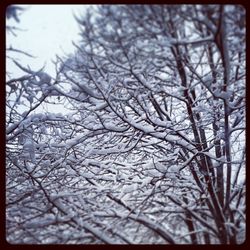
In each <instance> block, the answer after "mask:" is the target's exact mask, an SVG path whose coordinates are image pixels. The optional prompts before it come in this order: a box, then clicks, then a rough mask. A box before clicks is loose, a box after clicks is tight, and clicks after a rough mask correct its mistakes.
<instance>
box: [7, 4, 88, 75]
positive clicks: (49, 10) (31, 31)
mask: <svg viewBox="0 0 250 250" xmlns="http://www.w3.org/2000/svg"><path fill="white" fill-rule="evenodd" d="M20 6H22V7H25V8H26V11H24V12H23V13H22V14H21V15H20V23H14V20H12V21H11V24H12V25H15V26H17V27H18V28H20V29H23V30H24V31H17V36H13V35H11V34H9V33H7V46H8V44H11V45H12V46H13V47H14V48H16V49H20V50H23V51H26V52H28V53H30V54H32V55H34V56H36V58H35V59H32V58H29V57H26V56H23V55H21V54H16V53H15V54H14V55H15V58H18V60H19V61H20V62H21V63H22V64H23V65H30V66H31V68H32V69H34V70H38V69H39V68H41V67H42V66H43V65H44V64H45V63H46V68H45V71H46V72H48V73H49V74H51V75H54V66H53V63H52V62H51V60H52V59H54V58H55V55H56V54H58V55H64V54H65V53H67V54H69V53H71V52H73V51H74V47H73V45H72V41H73V40H74V41H77V40H78V39H79V37H78V33H79V28H78V24H77V22H76V21H75V19H74V17H73V13H75V14H78V15H79V14H81V13H83V12H84V11H85V10H86V8H87V7H88V6H87V5H20ZM12 55H13V54H12ZM7 67H8V70H9V71H11V72H14V73H15V77H17V76H16V74H21V72H20V73H19V72H18V71H17V70H16V69H15V68H14V67H13V66H12V65H11V64H9V63H8V64H7Z"/></svg>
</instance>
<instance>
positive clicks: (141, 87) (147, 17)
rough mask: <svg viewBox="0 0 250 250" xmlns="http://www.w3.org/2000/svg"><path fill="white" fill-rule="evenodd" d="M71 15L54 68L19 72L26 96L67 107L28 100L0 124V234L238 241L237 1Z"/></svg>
mask: <svg viewBox="0 0 250 250" xmlns="http://www.w3.org/2000/svg"><path fill="white" fill-rule="evenodd" d="M77 21H78V23H79V24H80V28H81V42H80V43H79V44H76V45H75V46H76V48H77V52H76V53H75V55H72V56H70V57H68V58H66V59H61V58H59V57H58V62H57V68H58V74H57V77H56V79H50V80H49V81H46V80H45V78H46V77H45V76H46V75H45V73H42V71H39V72H35V73H34V72H33V73H32V72H31V71H30V72H29V73H30V74H31V75H32V76H33V78H34V79H36V80H38V79H40V81H42V83H43V84H39V91H41V92H42V97H41V98H42V99H39V100H37V101H38V103H40V102H41V100H42V101H43V102H44V101H45V102H46V100H47V101H49V100H53V101H54V102H55V100H58V102H62V103H64V104H65V108H66V109H68V112H69V113H68V115H63V114H49V113H47V114H35V113H33V112H32V111H33V109H32V108H30V112H28V113H27V114H26V116H25V119H23V120H22V122H20V119H18V126H16V125H15V123H14V124H12V125H10V126H9V127H7V131H8V132H9V134H8V136H9V144H7V145H11V144H14V145H13V146H12V147H13V148H14V150H13V151H12V150H10V146H9V148H8V147H7V151H8V152H7V155H8V156H7V157H8V163H7V166H8V170H9V171H7V197H8V201H7V222H8V223H7V235H8V239H9V241H10V242H29V243H31V242H32V243H51V242H53V243H109V244H113V243H122V244H126V243H127V244H133V243H159V244H163V243H168V244H177V243H183V244H184V243H189V244H190V243H191V244H204V243H207V244H214V243H219V244H238V243H242V242H243V241H244V239H245V11H244V9H243V8H242V7H241V6H237V5H228V6H227V5H225V6H224V5H223V6H219V5H114V6H109V5H104V6H100V7H95V8H93V9H92V10H91V9H90V10H89V11H88V12H87V14H86V16H83V17H80V18H79V17H77ZM17 65H18V64H17ZM19 67H20V68H22V69H23V70H24V71H26V72H28V71H29V69H26V68H24V67H22V66H21V65H19ZM47 79H48V78H47ZM29 82H30V81H29ZM34 86H36V85H34V84H33V86H32V87H31V89H32V91H35V90H36V88H35V87H34ZM41 86H44V89H42V87H41ZM39 91H37V93H36V96H37V95H38V93H39ZM44 93H46V95H45V94H44ZM55 96H56V97H55ZM43 98H44V99H43ZM45 98H46V100H45ZM56 98H57V99H56ZM13 110H15V109H13ZM23 123H24V124H23ZM25 124H27V125H25ZM21 128H22V129H21ZM8 129H9V130H8ZM17 176H18V178H17ZM20 178H21V181H20V180H19V179H20ZM14 187H15V188H14ZM17 187H18V188H17ZM20 211H21V212H20ZM17 228H18V229H19V230H18V231H17ZM14 232H15V233H14Z"/></svg>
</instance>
